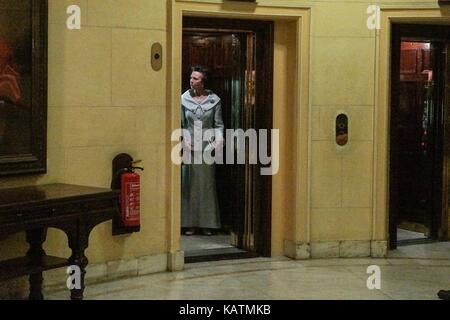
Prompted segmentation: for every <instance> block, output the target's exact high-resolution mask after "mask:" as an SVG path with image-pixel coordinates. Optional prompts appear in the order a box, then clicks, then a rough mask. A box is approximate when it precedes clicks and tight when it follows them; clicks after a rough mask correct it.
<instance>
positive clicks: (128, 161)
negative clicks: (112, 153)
mask: <svg viewBox="0 0 450 320" xmlns="http://www.w3.org/2000/svg"><path fill="white" fill-rule="evenodd" d="M134 163H137V161H134V160H133V158H132V157H131V156H130V155H129V154H127V153H121V154H118V155H117V156H116V157H115V158H114V159H113V161H112V179H111V189H113V190H120V200H119V203H118V208H119V210H118V212H117V213H116V214H115V215H114V217H113V225H112V235H113V236H117V235H123V234H130V233H133V232H139V231H140V229H141V227H140V223H139V206H138V207H137V220H136V219H135V220H134V221H133V223H131V224H128V225H125V223H124V221H123V220H124V219H123V212H124V210H125V209H124V205H130V204H131V203H130V201H129V200H130V199H126V200H127V201H124V200H125V199H124V194H125V190H123V187H124V186H125V188H126V186H129V184H124V183H123V180H124V178H125V176H124V175H125V174H128V175H134V178H135V179H136V178H137V183H134V185H135V187H134V189H135V190H137V191H139V189H140V184H139V176H138V175H137V174H135V173H134V171H135V170H136V169H141V170H143V168H138V167H133V164H134ZM133 191H134V190H128V192H131V194H132V192H133ZM137 197H138V198H137V200H138V202H139V200H140V199H139V194H138V195H137ZM131 200H132V201H134V200H135V199H131Z"/></svg>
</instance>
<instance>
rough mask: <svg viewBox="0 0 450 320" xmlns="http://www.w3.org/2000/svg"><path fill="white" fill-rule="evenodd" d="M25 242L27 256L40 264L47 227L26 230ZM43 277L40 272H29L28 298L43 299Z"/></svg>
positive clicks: (33, 262)
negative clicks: (28, 246)
mask: <svg viewBox="0 0 450 320" xmlns="http://www.w3.org/2000/svg"><path fill="white" fill-rule="evenodd" d="M26 234H27V242H28V244H29V245H30V248H29V250H28V252H27V257H28V258H29V259H30V260H31V262H32V264H33V265H40V264H42V257H43V256H44V255H45V251H44V249H43V248H42V244H43V243H44V242H45V239H46V238H47V228H41V229H35V230H28V231H27V232H26ZM43 280H44V278H43V277H42V272H38V273H33V274H30V277H29V283H30V295H29V299H30V300H43V299H44V296H43V294H42V283H43Z"/></svg>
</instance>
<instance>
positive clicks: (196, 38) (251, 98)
mask: <svg viewBox="0 0 450 320" xmlns="http://www.w3.org/2000/svg"><path fill="white" fill-rule="evenodd" d="M182 41H183V43H182V51H183V61H182V92H185V91H186V90H188V89H189V79H190V74H191V66H195V65H201V66H203V67H206V68H207V69H208V70H209V79H208V84H209V89H210V90H212V91H213V92H214V93H216V94H217V95H218V96H219V97H220V98H221V102H222V117H223V121H224V125H225V130H226V129H233V130H238V129H242V130H243V131H244V132H245V131H247V130H248V129H256V130H259V129H267V130H270V129H271V128H272V113H273V111H272V108H273V106H272V100H273V98H272V95H273V92H272V90H273V89H272V87H273V75H272V73H273V22H269V21H248V20H236V19H233V20H231V19H218V18H198V17H184V18H183V40H182ZM247 143H248V142H247ZM227 148H230V144H229V141H228V142H227V141H226V144H225V149H224V154H226V153H227ZM234 148H237V144H234ZM235 151H236V150H235ZM246 153H247V158H248V148H246ZM269 154H270V143H269ZM235 160H237V159H236V154H235ZM247 160H248V159H247ZM215 168H216V188H217V194H218V202H219V209H220V218H221V229H220V230H215V232H214V234H213V235H202V234H195V235H189V236H187V235H184V234H183V233H182V237H181V241H182V243H181V245H182V249H183V251H184V252H185V262H197V261H210V260H219V259H232V258H246V257H255V256H266V257H268V256H270V253H271V198H272V190H271V188H272V185H271V183H272V181H271V177H270V176H262V175H260V164H256V165H255V164H249V163H248V161H246V163H245V164H237V161H235V162H234V164H215Z"/></svg>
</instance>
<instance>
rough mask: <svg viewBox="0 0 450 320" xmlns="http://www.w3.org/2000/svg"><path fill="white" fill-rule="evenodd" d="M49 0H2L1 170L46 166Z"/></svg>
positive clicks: (28, 170) (27, 171)
mask: <svg viewBox="0 0 450 320" xmlns="http://www.w3.org/2000/svg"><path fill="white" fill-rule="evenodd" d="M47 6H48V4H47V0H20V1H17V0H0V176H6V175H16V174H32V173H45V172H46V152H47V146H46V140H47Z"/></svg>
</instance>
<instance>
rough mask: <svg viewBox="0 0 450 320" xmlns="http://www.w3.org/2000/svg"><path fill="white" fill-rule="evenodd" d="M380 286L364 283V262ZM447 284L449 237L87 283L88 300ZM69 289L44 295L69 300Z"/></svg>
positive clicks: (387, 294)
mask: <svg viewBox="0 0 450 320" xmlns="http://www.w3.org/2000/svg"><path fill="white" fill-rule="evenodd" d="M372 265H375V266H378V267H379V268H380V271H381V288H380V289H373V290H370V289H368V288H367V281H368V277H369V276H370V275H371V274H368V273H367V271H368V270H367V268H368V267H369V266H372ZM441 289H446V290H449V289H450V242H440V243H431V244H421V245H414V246H408V247H401V248H400V249H397V250H394V251H392V252H391V253H390V255H389V257H388V258H386V259H370V258H362V259H314V260H303V261H294V260H290V259H288V258H278V259H274V258H254V259H244V260H228V261H216V262H202V263H192V264H186V265H185V270H184V271H181V272H164V273H158V274H152V275H147V276H141V277H135V278H127V279H121V280H116V281H111V282H106V283H99V284H91V285H89V286H88V287H87V288H86V292H85V297H86V299H88V300H97V299H104V300H121V299H131V300H147V299H148V300H179V299H182V300H254V299H255V300H279V299H283V300H301V299H306V300H310V299H319V300H322V299H331V300H338V299H339V300H340V299H347V300H348V299H349V300H374V299H375V300H392V299H394V300H399V299H400V300H437V299H438V298H437V296H436V293H437V292H438V291H439V290H441ZM68 296H69V294H68V291H67V290H64V291H56V292H50V293H47V294H46V298H47V299H68Z"/></svg>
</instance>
